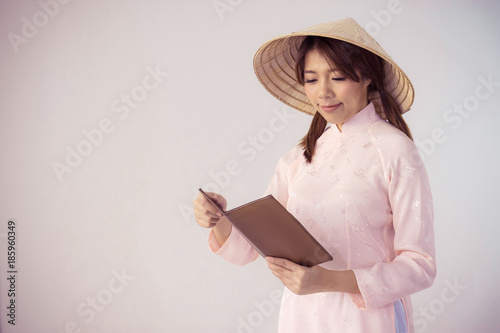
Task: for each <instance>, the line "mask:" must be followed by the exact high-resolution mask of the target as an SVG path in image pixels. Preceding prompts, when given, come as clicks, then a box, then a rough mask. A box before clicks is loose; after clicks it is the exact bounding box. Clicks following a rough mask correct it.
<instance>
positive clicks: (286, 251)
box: [200, 189, 333, 267]
mask: <svg viewBox="0 0 500 333" xmlns="http://www.w3.org/2000/svg"><path fill="white" fill-rule="evenodd" d="M200 192H201V193H202V194H203V195H204V196H205V197H206V198H207V199H208V201H209V202H210V203H211V204H212V205H214V206H215V207H216V208H217V209H218V210H219V211H220V212H221V213H222V214H223V215H224V216H225V217H226V218H227V219H228V220H229V222H231V224H232V225H233V227H235V228H236V229H237V230H238V231H239V232H240V233H241V234H242V235H243V236H244V237H245V238H246V239H247V241H248V242H249V243H250V244H251V245H252V246H253V247H254V248H255V250H257V252H259V253H260V255H261V256H263V257H264V258H265V257H267V256H269V257H277V258H285V259H288V260H291V261H293V262H295V263H297V264H299V265H303V266H308V267H311V266H314V265H318V264H321V263H323V262H327V261H330V260H332V259H333V258H332V256H331V255H330V254H329V253H328V251H326V249H325V248H324V247H323V246H321V244H320V243H319V242H318V241H317V240H316V239H315V238H314V237H313V236H312V235H311V234H310V233H309V232H308V231H307V230H306V228H304V226H303V225H302V224H301V223H300V222H299V221H298V220H297V219H296V218H295V217H294V216H293V215H292V214H290V212H288V211H287V210H286V208H285V207H283V206H282V205H281V204H280V203H279V201H278V200H276V199H275V198H274V197H273V196H272V195H268V196H266V197H263V198H260V199H257V200H255V201H252V202H249V203H247V204H245V205H242V206H239V207H237V208H234V209H231V210H229V211H224V210H222V209H221V208H220V207H219V205H218V204H217V203H216V202H215V201H214V200H212V199H211V198H210V197H209V196H208V195H207V194H206V193H205V192H203V190H202V189H200Z"/></svg>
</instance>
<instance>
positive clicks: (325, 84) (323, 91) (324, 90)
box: [318, 80, 335, 99]
mask: <svg viewBox="0 0 500 333" xmlns="http://www.w3.org/2000/svg"><path fill="white" fill-rule="evenodd" d="M319 84H320V86H319V90H318V98H321V99H329V98H332V97H334V96H335V94H334V92H333V89H332V87H331V86H330V82H329V80H320V82H319Z"/></svg>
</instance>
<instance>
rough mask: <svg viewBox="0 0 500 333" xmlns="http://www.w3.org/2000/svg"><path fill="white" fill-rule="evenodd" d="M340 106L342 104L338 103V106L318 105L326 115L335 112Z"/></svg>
mask: <svg viewBox="0 0 500 333" xmlns="http://www.w3.org/2000/svg"><path fill="white" fill-rule="evenodd" d="M341 104H342V103H339V104H328V105H320V106H319V107H320V108H321V110H323V111H325V112H326V113H331V112H333V111H335V110H337V109H338V108H339V106H340V105H341Z"/></svg>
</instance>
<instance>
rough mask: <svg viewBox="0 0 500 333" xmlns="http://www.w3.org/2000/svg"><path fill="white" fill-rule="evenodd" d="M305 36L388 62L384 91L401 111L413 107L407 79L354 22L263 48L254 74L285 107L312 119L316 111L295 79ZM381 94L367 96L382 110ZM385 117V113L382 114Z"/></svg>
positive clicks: (328, 25)
mask: <svg viewBox="0 0 500 333" xmlns="http://www.w3.org/2000/svg"><path fill="white" fill-rule="evenodd" d="M306 36H320V37H326V38H333V39H337V40H341V41H344V42H348V43H351V44H353V45H356V46H359V47H361V48H363V49H365V50H368V51H370V52H372V53H374V54H376V55H377V56H379V57H381V58H382V59H383V60H384V61H385V62H386V66H385V72H386V74H385V78H384V83H385V88H386V92H388V93H389V94H391V95H392V96H393V97H394V98H395V100H396V101H397V103H398V104H399V107H400V112H401V113H404V112H406V111H408V110H409V109H410V107H411V105H412V104H413V100H414V98H415V92H414V89H413V85H412V84H411V81H410V80H409V78H408V76H407V75H406V74H405V73H404V72H403V70H402V69H401V68H399V66H398V65H397V64H396V63H395V62H394V61H393V60H392V59H391V57H390V56H389V55H388V54H387V53H386V52H385V51H384V50H383V49H382V47H381V46H380V45H379V44H378V43H377V42H376V41H375V39H373V37H371V36H370V35H369V34H368V33H367V32H366V31H365V30H364V29H363V28H362V27H361V26H359V24H358V23H357V22H356V21H354V20H353V19H351V18H348V19H344V20H339V21H334V22H330V23H324V24H320V25H317V26H314V27H311V28H307V29H303V30H301V31H298V32H294V33H291V34H288V35H284V36H281V37H277V38H274V39H271V40H270V41H268V42H266V43H265V44H264V45H262V46H261V47H260V48H259V49H258V50H257V52H256V53H255V56H254V61H253V65H254V71H255V74H256V76H257V78H258V79H259V81H260V83H261V84H262V85H263V86H264V87H265V88H266V89H267V91H269V93H271V95H273V96H274V97H276V98H277V99H279V100H280V101H282V102H283V103H285V104H286V105H288V106H290V107H292V108H294V109H296V110H299V111H302V112H305V113H307V114H310V115H314V113H316V109H315V108H314V107H313V106H312V105H311V103H310V102H309V99H308V98H307V96H306V94H305V92H304V87H303V86H302V85H301V84H300V83H299V82H298V81H297V79H296V76H295V64H296V59H297V54H298V50H299V47H300V45H301V44H302V41H303V40H304V38H305V37H306ZM379 98H380V97H379V95H378V92H377V93H375V94H372V95H371V96H368V99H369V100H371V101H373V102H374V104H376V106H379V105H380V103H379ZM379 112H380V113H382V116H384V115H383V110H379Z"/></svg>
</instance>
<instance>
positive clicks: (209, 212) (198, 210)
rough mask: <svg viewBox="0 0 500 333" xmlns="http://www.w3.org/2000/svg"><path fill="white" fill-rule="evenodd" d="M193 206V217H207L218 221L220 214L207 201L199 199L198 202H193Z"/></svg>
mask: <svg viewBox="0 0 500 333" xmlns="http://www.w3.org/2000/svg"><path fill="white" fill-rule="evenodd" d="M193 204H194V215H195V216H198V217H207V218H213V219H219V218H221V217H222V214H221V213H220V212H219V210H218V209H217V208H215V207H214V206H213V205H212V204H211V203H210V202H208V200H207V199H205V198H204V199H201V200H199V201H197V200H195V201H193Z"/></svg>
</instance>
